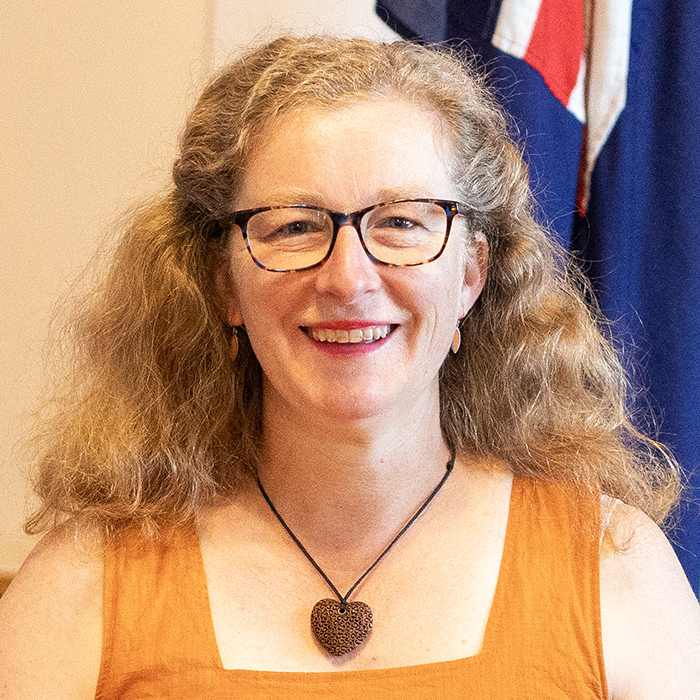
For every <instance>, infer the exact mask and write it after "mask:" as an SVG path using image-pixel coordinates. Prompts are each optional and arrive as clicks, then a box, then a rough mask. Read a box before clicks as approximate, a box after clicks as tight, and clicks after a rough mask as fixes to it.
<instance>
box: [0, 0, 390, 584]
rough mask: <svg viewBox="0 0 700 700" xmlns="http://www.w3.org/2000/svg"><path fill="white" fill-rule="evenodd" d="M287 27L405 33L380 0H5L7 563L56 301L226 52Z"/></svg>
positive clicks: (24, 502)
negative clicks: (380, 8)
mask: <svg viewBox="0 0 700 700" xmlns="http://www.w3.org/2000/svg"><path fill="white" fill-rule="evenodd" d="M288 31H292V32H296V33H308V32H324V31H325V32H331V33H335V34H344V35H349V34H354V35H362V36H367V37H370V38H375V39H383V40H391V39H392V38H394V36H395V35H393V33H392V32H391V31H390V30H388V29H387V28H386V27H385V26H384V25H383V24H382V23H381V22H380V20H379V19H378V18H377V17H376V16H375V15H374V2H373V0H342V1H336V0H303V2H302V0H117V1H116V2H114V1H112V0H2V1H1V2H0V100H1V104H2V108H1V109H0V244H1V245H2V249H1V252H0V324H1V326H0V328H1V331H2V332H0V353H1V354H0V358H1V360H2V361H0V574H1V573H2V572H3V571H5V572H12V571H15V570H16V569H17V567H18V566H19V565H20V563H21V562H22V560H23V559H24V557H25V556H26V554H27V553H28V552H29V549H30V548H31V546H32V545H33V541H32V539H31V538H28V537H26V536H25V535H23V534H22V530H21V523H22V521H23V520H24V517H25V515H26V513H27V510H28V508H29V507H31V502H29V504H28V499H30V494H29V489H28V488H27V485H26V480H25V478H24V475H23V469H24V466H23V464H22V462H21V458H20V456H19V455H18V453H17V451H16V449H15V448H16V445H17V444H18V443H21V442H22V440H23V439H24V438H25V437H26V435H27V432H28V426H29V415H28V414H29V412H30V411H31V409H32V407H33V406H34V405H35V403H36V401H37V397H38V395H39V393H40V390H41V387H42V386H43V384H44V382H45V377H44V376H43V372H42V362H43V357H44V354H45V349H46V348H45V345H46V342H47V338H48V325H49V320H50V318H51V316H52V312H53V309H54V307H55V306H56V303H57V301H58V300H59V298H60V297H62V296H64V295H65V294H66V293H67V292H68V290H69V288H70V286H71V283H72V282H73V280H74V279H75V278H76V276H77V275H78V273H79V271H80V270H81V269H82V268H83V266H84V265H85V264H86V263H87V262H88V260H89V259H90V257H91V255H92V254H93V252H94V250H95V249H96V248H97V246H98V243H99V241H100V240H101V238H102V237H103V235H104V233H105V231H106V230H107V229H108V228H109V227H110V224H111V222H113V221H114V219H115V218H116V217H117V216H118V214H119V213H120V212H122V211H123V210H124V209H125V208H127V207H128V206H129V204H131V203H133V202H134V201H136V200H138V199H139V198H140V197H142V196H143V195H144V194H147V193H152V192H153V191H154V189H156V188H159V187H160V186H161V185H162V184H163V183H165V182H166V180H167V177H168V174H169V170H170V165H171V163H172V159H173V156H174V152H175V144H176V140H177V135H178V132H179V130H180V127H181V124H182V122H183V120H184V116H185V114H186V112H187V109H188V108H189V106H190V105H191V103H192V101H193V99H194V98H195V97H196V94H197V92H198V90H199V88H200V87H201V85H202V83H203V80H204V78H205V76H206V75H207V74H208V73H209V71H210V68H211V66H212V64H213V63H217V64H218V63H221V62H222V61H223V60H225V57H226V56H227V55H228V54H229V53H230V52H231V51H234V52H235V51H236V50H237V49H238V48H240V47H241V46H245V45H248V44H250V43H251V42H253V41H256V40H258V39H260V38H271V37H272V36H275V35H277V34H280V33H282V32H288Z"/></svg>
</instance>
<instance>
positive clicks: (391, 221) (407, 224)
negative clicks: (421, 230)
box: [372, 216, 423, 231]
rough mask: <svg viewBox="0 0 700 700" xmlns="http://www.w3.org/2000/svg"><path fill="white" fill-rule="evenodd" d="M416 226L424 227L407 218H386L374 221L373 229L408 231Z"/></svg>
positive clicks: (418, 222)
mask: <svg viewBox="0 0 700 700" xmlns="http://www.w3.org/2000/svg"><path fill="white" fill-rule="evenodd" d="M414 226H423V224H422V222H420V221H416V220H414V219H409V218H407V217H405V216H386V217H384V218H383V219H381V220H380V221H373V222H372V228H378V229H383V228H385V229H400V230H404V231H405V230H408V229H411V228H413V227H414Z"/></svg>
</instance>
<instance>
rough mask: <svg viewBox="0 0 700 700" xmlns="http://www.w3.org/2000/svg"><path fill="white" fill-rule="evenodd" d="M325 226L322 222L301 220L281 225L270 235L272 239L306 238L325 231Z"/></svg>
mask: <svg viewBox="0 0 700 700" xmlns="http://www.w3.org/2000/svg"><path fill="white" fill-rule="evenodd" d="M324 230H325V226H323V223H322V222H320V221H315V220H311V219H299V220H297V221H289V222H287V223H284V224H281V225H280V226H278V227H277V228H276V229H275V230H273V231H270V233H269V234H268V236H269V237H272V238H293V237H294V236H306V235H309V234H314V233H318V232H319V231H324Z"/></svg>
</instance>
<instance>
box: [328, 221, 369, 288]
mask: <svg viewBox="0 0 700 700" xmlns="http://www.w3.org/2000/svg"><path fill="white" fill-rule="evenodd" d="M379 283H380V276H379V270H378V269H377V265H375V264H374V263H373V262H372V261H371V260H370V259H369V257H368V256H367V253H365V249H364V248H363V247H362V243H361V241H360V236H359V233H358V231H357V230H356V229H355V227H354V226H353V225H352V224H350V223H343V224H342V225H341V226H340V227H339V228H338V235H337V237H336V240H335V245H334V246H333V250H332V252H331V255H330V257H329V258H328V260H326V262H325V263H323V265H321V267H320V268H318V269H317V278H316V284H317V288H318V289H319V291H322V292H324V293H327V294H332V295H333V296H336V297H338V298H342V299H344V300H353V299H354V298H355V297H357V296H359V295H361V294H363V293H365V292H368V291H372V290H373V289H376V287H377V286H378V285H379Z"/></svg>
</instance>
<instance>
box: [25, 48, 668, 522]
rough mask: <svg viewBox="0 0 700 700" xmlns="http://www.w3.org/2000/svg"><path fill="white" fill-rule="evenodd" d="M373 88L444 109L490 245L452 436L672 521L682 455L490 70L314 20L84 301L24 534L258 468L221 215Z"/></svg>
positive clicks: (230, 70) (198, 152)
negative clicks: (652, 409)
mask: <svg viewBox="0 0 700 700" xmlns="http://www.w3.org/2000/svg"><path fill="white" fill-rule="evenodd" d="M369 98H401V99H404V100H409V101H411V102H413V103H416V104H420V105H422V106H427V107H428V108H429V109H431V110H433V111H434V113H436V114H437V116H438V117H439V121H440V124H441V127H442V129H443V130H444V135H445V136H446V138H447V143H448V144H449V145H450V147H451V149H450V151H451V157H450V162H449V167H450V172H451V174H452V177H453V179H454V182H455V183H456V185H457V187H458V191H459V193H460V199H461V200H462V201H464V202H466V203H467V204H469V206H470V207H472V209H473V213H472V214H470V215H469V218H470V220H469V226H470V228H471V230H479V231H481V232H482V233H483V234H484V235H485V236H486V238H487V240H488V243H489V251H490V252H489V268H488V277H487V281H486V286H485V288H484V291H483V293H482V295H481V297H480V299H479V300H478V302H477V303H476V305H475V306H474V308H473V309H472V311H471V313H470V314H469V315H468V317H467V318H466V319H465V320H464V321H463V322H462V325H461V332H462V339H463V340H462V348H461V349H460V351H459V353H458V354H457V355H454V356H450V357H448V358H447V359H446V360H445V363H444V365H443V367H442V370H441V374H440V392H441V393H440V397H441V420H442V429H443V434H444V436H445V440H446V442H447V444H448V445H449V446H450V447H451V448H453V449H454V450H456V451H458V452H460V453H463V454H470V453H471V454H479V455H488V456H494V457H497V458H500V459H501V460H503V461H504V462H505V463H506V464H508V465H509V466H510V468H511V469H512V470H513V472H515V473H517V474H525V475H530V476H534V477H536V478H540V479H548V480H562V481H570V482H577V483H580V484H584V485H586V486H589V487H591V488H594V489H596V490H598V489H600V490H602V492H603V493H606V494H609V495H611V496H613V497H617V498H620V499H622V500H623V501H625V502H627V503H629V504H632V505H635V506H638V507H640V508H642V509H643V510H644V511H646V512H647V513H648V514H649V515H650V516H651V517H652V518H654V519H655V520H657V521H661V520H663V519H664V517H665V516H666V514H667V513H668V511H669V508H670V507H671V506H672V505H673V503H674V502H675V501H676V499H677V496H678V488H679V476H678V469H677V466H676V465H675V463H674V461H673V459H672V458H671V457H670V456H669V455H668V454H667V453H666V451H665V450H664V449H663V447H661V446H660V445H658V444H657V443H655V442H654V441H653V440H652V439H650V438H649V437H646V436H644V435H642V434H640V433H639V432H638V431H637V430H636V429H635V428H634V427H633V424H632V422H631V420H630V417H629V415H628V410H627V400H628V386H627V379H626V376H625V372H624V371H623V368H622V366H621V363H620V361H619V359H618V357H617V354H616V352H615V350H614V349H613V347H612V344H611V342H610V340H609V339H608V338H606V337H605V335H604V333H602V332H601V328H602V327H603V326H602V325H601V322H600V319H598V318H596V313H595V311H592V310H591V305H590V304H588V303H586V302H585V301H584V294H586V288H585V282H584V281H583V280H582V278H581V276H579V275H577V274H576V273H575V272H573V268H572V266H571V264H570V260H569V259H568V258H567V256H566V255H565V254H564V252H563V251H561V250H560V249H559V248H558V247H557V246H556V244H555V243H553V242H552V240H551V238H550V236H548V235H547V232H546V231H545V230H543V228H542V227H541V226H539V225H538V224H537V223H536V222H535V218H534V216H533V211H534V206H535V205H534V203H533V198H532V195H531V192H530V188H529V184H528V172H527V167H526V165H525V164H524V162H523V158H522V156H521V153H520V150H519V148H518V147H517V145H516V144H515V143H514V141H513V140H512V139H511V137H510V136H509V130H508V123H507V120H506V118H505V116H504V114H503V112H502V111H501V109H500V108H499V107H498V106H497V104H496V102H495V101H494V98H493V97H492V95H491V94H490V92H489V91H488V90H487V89H486V87H485V85H484V79H483V76H482V75H481V74H479V73H478V72H477V71H475V70H474V69H473V68H472V67H471V66H470V63H469V60H468V59H465V58H464V57H463V56H459V55H457V54H456V53H455V52H453V51H448V50H446V49H441V48H436V47H425V46H419V45H416V44H413V43H410V42H396V43H392V44H378V43H373V42H369V41H365V40H361V39H350V40H339V39H333V38H327V37H311V38H304V39H296V38H294V39H293V38H281V39H277V40H275V41H272V42H271V43H269V44H266V45H265V46H262V47H260V48H257V49H255V50H252V51H249V52H248V53H246V54H245V55H243V56H241V57H240V58H239V59H238V60H236V61H234V62H233V63H231V64H230V65H229V66H227V67H226V68H224V69H223V70H222V71H221V72H220V73H219V74H218V75H217V76H216V77H215V78H214V79H213V81H212V82H211V83H210V84H209V85H208V87H207V88H206V89H205V90H204V92H203V94H202V96H201V98H200V99H199V101H198V103H197V105H196V106H195V108H194V110H193V112H192V114H191V116H190V118H189V120H188V122H187V125H186V128H185V131H184V134H183V136H182V140H181V149H180V155H179V157H178V158H177V161H176V163H175V165H174V169H173V178H174V187H173V189H172V192H171V193H170V194H169V195H168V196H166V197H164V198H161V199H159V200H158V201H155V202H151V203H149V204H147V205H145V206H144V207H143V208H142V209H141V210H140V211H139V212H138V213H137V215H135V216H134V218H133V220H132V222H131V224H130V226H129V227H128V230H126V232H125V235H124V237H123V240H122V241H121V244H120V245H119V247H118V249H117V251H116V254H115V257H114V260H113V262H112V264H111V267H110V270H109V274H108V275H107V277H106V279H105V280H104V281H103V282H102V283H101V285H100V286H99V287H98V288H97V289H96V290H94V292H93V293H92V294H90V295H89V297H88V298H86V299H85V300H84V302H83V304H82V306H81V308H80V310H79V313H78V314H77V316H76V318H75V320H74V322H73V324H72V327H71V329H72V331H73V333H72V338H73V340H72V341H71V343H72V344H73V345H75V347H76V348H77V354H76V355H75V362H74V365H73V368H72V371H71V372H70V373H69V377H68V379H67V380H66V381H65V382H64V384H63V385H62V388H61V390H60V391H59V393H58V394H57V395H56V396H55V397H54V399H53V401H52V402H51V404H50V405H51V406H52V407H53V408H54V410H53V411H51V412H50V415H49V416H48V417H47V418H46V419H45V420H44V422H43V423H42V428H41V430H40V432H39V434H38V438H37V440H36V443H35V444H36V445H37V446H38V455H39V456H38V458H37V463H38V476H37V480H36V490H37V492H38V493H39V495H40V496H41V498H42V502H43V505H42V506H41V508H40V510H39V511H38V512H37V513H36V514H35V515H34V516H33V517H32V518H31V519H30V520H29V522H28V524H27V529H28V530H29V531H32V532H34V531H38V530H41V529H43V528H45V527H47V526H49V525H51V524H53V523H54V522H56V520H57V519H61V518H63V517H66V516H73V517H77V518H79V519H82V520H88V521H90V522H93V523H95V524H97V525H99V527H100V528H101V530H103V531H104V532H107V533H109V532H111V531H113V530H114V528H115V527H116V526H118V525H119V524H123V523H131V524H134V523H136V524H139V525H141V526H143V527H144V528H146V529H149V528H150V529H151V530H153V531H157V530H158V527H159V526H162V525H164V524H173V523H178V522H183V521H185V520H187V519H189V518H191V517H192V516H193V515H194V514H195V513H196V512H197V511H198V509H199V508H201V507H202V506H204V505H207V504H211V503H212V502H214V500H215V499H216V498H217V496H219V495H221V494H225V493H230V492H231V491H232V490H234V489H235V488H236V485H237V483H238V481H239V478H240V476H241V474H242V473H243V472H244V471H245V470H255V468H256V464H257V459H258V444H259V441H260V435H261V430H262V424H261V401H262V389H261V380H262V372H261V368H260V366H259V364H258V362H257V360H256V358H255V356H254V354H253V352H252V350H251V348H250V345H249V343H248V342H247V339H246V337H245V334H244V333H243V334H240V335H241V336H242V337H241V340H240V351H239V355H238V358H237V360H236V362H235V363H232V362H231V360H230V357H229V350H228V343H229V339H230V334H231V329H230V328H229V327H227V324H226V322H225V320H224V314H223V313H222V310H221V308H220V303H219V301H218V300H217V296H216V292H215V285H214V281H213V275H214V271H215V270H216V268H217V266H218V265H220V264H222V259H223V258H224V257H225V241H226V236H227V232H226V227H225V225H224V222H225V221H226V218H227V216H228V215H229V214H230V212H231V207H232V206H233V202H234V198H235V194H236V192H237V191H238V189H239V187H240V185H241V179H242V177H243V175H244V174H245V170H246V163H247V161H248V159H249V157H250V154H251V153H253V152H254V150H255V145H256V142H257V141H258V140H259V139H261V138H264V135H265V132H266V129H267V128H271V126H270V125H271V124H273V122H274V120H275V119H276V118H277V117H278V116H280V115H283V114H285V113H286V112H288V111H290V110H294V109H304V108H308V107H314V108H325V109H328V110H333V109H337V108H338V107H341V106H343V105H346V104H348V103H352V102H354V101H361V100H366V99H369Z"/></svg>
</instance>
